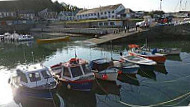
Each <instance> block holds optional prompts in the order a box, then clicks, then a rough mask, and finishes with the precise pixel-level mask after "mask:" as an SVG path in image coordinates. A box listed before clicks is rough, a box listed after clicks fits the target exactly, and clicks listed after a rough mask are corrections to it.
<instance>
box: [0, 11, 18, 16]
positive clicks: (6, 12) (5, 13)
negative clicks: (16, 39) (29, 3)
mask: <svg viewBox="0 0 190 107" xmlns="http://www.w3.org/2000/svg"><path fill="white" fill-rule="evenodd" d="M5 17H16V12H14V11H8V10H0V18H5Z"/></svg>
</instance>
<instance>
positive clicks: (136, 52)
mask: <svg viewBox="0 0 190 107" xmlns="http://www.w3.org/2000/svg"><path fill="white" fill-rule="evenodd" d="M128 53H129V55H131V56H140V57H143V58H147V59H151V60H153V61H155V62H157V63H165V61H166V56H165V54H160V53H152V52H148V51H142V50H135V49H132V50H131V51H128Z"/></svg>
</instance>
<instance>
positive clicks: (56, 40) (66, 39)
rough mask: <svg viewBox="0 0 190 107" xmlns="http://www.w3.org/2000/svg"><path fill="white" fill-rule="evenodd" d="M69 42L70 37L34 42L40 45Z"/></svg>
mask: <svg viewBox="0 0 190 107" xmlns="http://www.w3.org/2000/svg"><path fill="white" fill-rule="evenodd" d="M69 40H70V37H69V36H66V37H59V38H51V39H38V40H37V41H36V42H37V43H38V44H41V43H54V42H63V41H69Z"/></svg>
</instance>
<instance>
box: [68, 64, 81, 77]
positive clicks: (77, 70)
mask: <svg viewBox="0 0 190 107" xmlns="http://www.w3.org/2000/svg"><path fill="white" fill-rule="evenodd" d="M71 73H72V75H73V78H75V77H78V76H81V75H83V73H82V71H81V68H80V66H75V67H71Z"/></svg>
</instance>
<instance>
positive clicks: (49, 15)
mask: <svg viewBox="0 0 190 107" xmlns="http://www.w3.org/2000/svg"><path fill="white" fill-rule="evenodd" d="M38 16H39V17H40V18H43V19H45V20H56V19H57V12H54V11H52V10H51V9H48V8H46V9H44V10H42V11H40V12H38Z"/></svg>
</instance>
